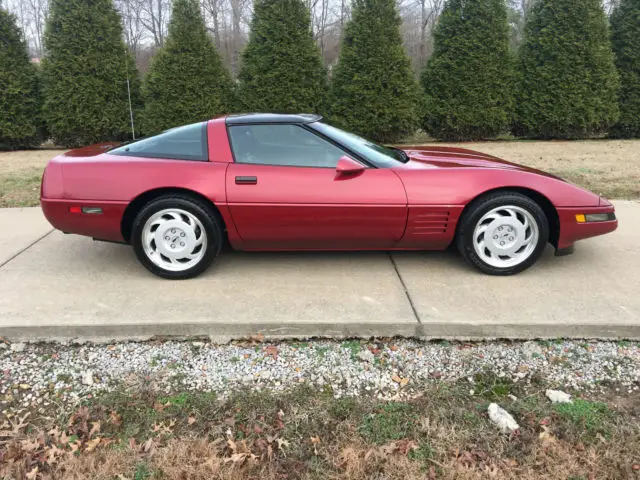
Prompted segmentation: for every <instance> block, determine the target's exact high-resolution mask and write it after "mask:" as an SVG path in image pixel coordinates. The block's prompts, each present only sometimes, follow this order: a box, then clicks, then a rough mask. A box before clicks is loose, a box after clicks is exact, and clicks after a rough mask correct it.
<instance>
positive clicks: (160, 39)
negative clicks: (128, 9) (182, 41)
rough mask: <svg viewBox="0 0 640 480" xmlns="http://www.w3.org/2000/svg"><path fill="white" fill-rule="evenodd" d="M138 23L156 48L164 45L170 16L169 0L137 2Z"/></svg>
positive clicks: (143, 0) (141, 0) (140, 0)
mask: <svg viewBox="0 0 640 480" xmlns="http://www.w3.org/2000/svg"><path fill="white" fill-rule="evenodd" d="M137 8H139V9H140V17H139V20H140V23H141V24H142V26H143V27H144V28H145V30H146V31H147V32H148V33H149V34H150V36H151V39H152V41H153V44H154V45H155V46H156V47H161V46H162V45H164V39H165V37H166V36H167V25H168V24H169V17H170V15H171V1H170V0H139V4H138V5H137Z"/></svg>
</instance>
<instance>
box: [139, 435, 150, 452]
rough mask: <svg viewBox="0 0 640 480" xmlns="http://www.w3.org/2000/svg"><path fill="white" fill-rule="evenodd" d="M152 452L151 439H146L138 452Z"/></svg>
mask: <svg viewBox="0 0 640 480" xmlns="http://www.w3.org/2000/svg"><path fill="white" fill-rule="evenodd" d="M152 450H153V438H149V439H147V441H146V442H144V443H143V444H142V445H141V446H140V451H141V452H143V453H151V451H152Z"/></svg>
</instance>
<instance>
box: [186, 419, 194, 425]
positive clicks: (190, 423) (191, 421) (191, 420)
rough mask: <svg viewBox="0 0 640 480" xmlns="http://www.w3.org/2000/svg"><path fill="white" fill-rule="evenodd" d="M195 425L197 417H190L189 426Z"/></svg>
mask: <svg viewBox="0 0 640 480" xmlns="http://www.w3.org/2000/svg"><path fill="white" fill-rule="evenodd" d="M194 423H196V417H189V418H188V419H187V424H188V425H193V424H194Z"/></svg>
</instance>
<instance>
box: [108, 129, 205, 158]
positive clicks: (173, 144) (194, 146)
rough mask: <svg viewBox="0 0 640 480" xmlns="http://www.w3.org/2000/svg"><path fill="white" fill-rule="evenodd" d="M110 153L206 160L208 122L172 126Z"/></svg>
mask: <svg viewBox="0 0 640 480" xmlns="http://www.w3.org/2000/svg"><path fill="white" fill-rule="evenodd" d="M108 153H110V154H111V155H126V156H130V157H149V158H171V159H176V160H202V161H206V160H208V153H207V122H200V123H194V124H191V125H185V126H183V127H176V128H172V129H170V130H167V131H165V132H162V133H159V134H158V135H154V136H153V137H149V138H143V139H141V140H138V141H137V142H132V143H127V144H126V145H122V146H121V147H118V148H115V149H113V150H110V151H109V152H108Z"/></svg>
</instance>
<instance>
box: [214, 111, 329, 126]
mask: <svg viewBox="0 0 640 480" xmlns="http://www.w3.org/2000/svg"><path fill="white" fill-rule="evenodd" d="M320 120H322V116H321V115H316V114H313V113H298V114H288V113H234V114H231V115H227V117H226V123H227V125H264V124H299V125H303V124H307V123H313V122H318V121H320Z"/></svg>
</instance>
